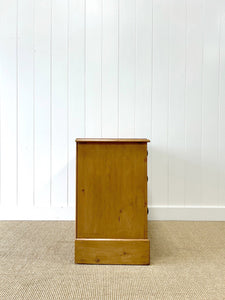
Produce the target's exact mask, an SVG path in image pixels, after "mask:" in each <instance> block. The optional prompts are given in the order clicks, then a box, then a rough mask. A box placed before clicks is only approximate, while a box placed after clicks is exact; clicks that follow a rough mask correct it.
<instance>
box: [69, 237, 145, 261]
mask: <svg viewBox="0 0 225 300" xmlns="http://www.w3.org/2000/svg"><path fill="white" fill-rule="evenodd" d="M149 251H150V241H149V240H148V239H76V240H75V263H78V264H125V265H149V264H150V255H149V253H150V252H149Z"/></svg>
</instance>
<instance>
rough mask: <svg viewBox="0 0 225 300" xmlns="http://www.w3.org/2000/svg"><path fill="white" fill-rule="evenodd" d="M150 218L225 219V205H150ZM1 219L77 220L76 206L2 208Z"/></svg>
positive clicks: (183, 219)
mask: <svg viewBox="0 0 225 300" xmlns="http://www.w3.org/2000/svg"><path fill="white" fill-rule="evenodd" d="M148 218H149V220H162V221H163V220H175V221H225V206H220V207H218V206H185V207H184V206H149V215H148ZM0 220H68V221H69V220H72V221H74V220H75V208H74V207H57V208H56V207H54V208H53V207H51V208H50V207H46V208H45V207H42V208H38V207H34V208H33V207H31V208H20V207H17V208H6V207H1V208H0Z"/></svg>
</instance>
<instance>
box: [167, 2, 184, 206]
mask: <svg viewBox="0 0 225 300" xmlns="http://www.w3.org/2000/svg"><path fill="white" fill-rule="evenodd" d="M185 1H186V0H171V1H170V24H169V26H170V28H169V38H170V39H169V56H170V57H169V76H170V78H169V108H168V114H169V115H168V155H169V170H168V171H169V174H168V176H169V191H168V197H169V199H168V202H169V204H172V205H177V204H180V205H183V204H184V154H183V153H184V151H185V111H184V106H185V96H186V95H185V92H186V87H185V84H186V74H185V72H186V52H185V46H186V7H185Z"/></svg>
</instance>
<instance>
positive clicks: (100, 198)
mask: <svg viewBox="0 0 225 300" xmlns="http://www.w3.org/2000/svg"><path fill="white" fill-rule="evenodd" d="M148 142H149V140H147V139H77V140H76V147H77V148H76V238H75V263H85V264H140V265H144V264H149V263H150V242H149V240H148V235H147V143H148Z"/></svg>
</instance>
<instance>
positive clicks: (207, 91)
mask: <svg viewBox="0 0 225 300" xmlns="http://www.w3.org/2000/svg"><path fill="white" fill-rule="evenodd" d="M218 13H219V6H218V5H214V2H212V1H210V0H206V1H205V7H204V51H203V99H202V101H203V104H202V105H203V107H202V126H203V128H202V197H203V198H202V204H203V205H209V204H210V203H212V201H213V200H212V199H217V200H216V201H214V204H215V205H216V204H218V117H219V110H218V103H219V102H218V80H219V78H218V74H219V72H218V70H219V20H218Z"/></svg>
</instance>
